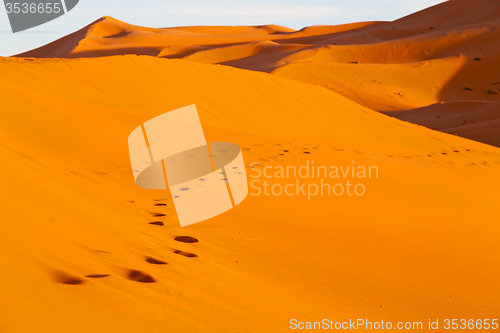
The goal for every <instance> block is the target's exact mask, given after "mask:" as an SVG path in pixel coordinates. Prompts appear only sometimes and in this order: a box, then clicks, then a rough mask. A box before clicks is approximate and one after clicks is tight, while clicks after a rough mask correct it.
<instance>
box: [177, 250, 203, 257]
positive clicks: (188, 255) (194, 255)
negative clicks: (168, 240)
mask: <svg viewBox="0 0 500 333" xmlns="http://www.w3.org/2000/svg"><path fill="white" fill-rule="evenodd" d="M174 253H175V254H179V255H181V256H184V257H188V258H196V257H197V255H196V254H194V253H189V252H184V251H180V250H175V251H174Z"/></svg>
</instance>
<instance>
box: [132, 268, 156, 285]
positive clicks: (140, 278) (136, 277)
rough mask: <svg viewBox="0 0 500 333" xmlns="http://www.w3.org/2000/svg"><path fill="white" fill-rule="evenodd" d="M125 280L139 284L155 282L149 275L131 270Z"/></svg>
mask: <svg viewBox="0 0 500 333" xmlns="http://www.w3.org/2000/svg"><path fill="white" fill-rule="evenodd" d="M127 279H129V280H132V281H135V282H141V283H154V282H156V280H155V279H154V278H153V277H152V276H151V275H149V274H147V273H144V272H141V271H137V270H133V269H131V270H130V271H129V273H128V276H127Z"/></svg>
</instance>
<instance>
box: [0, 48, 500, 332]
mask: <svg viewBox="0 0 500 333" xmlns="http://www.w3.org/2000/svg"><path fill="white" fill-rule="evenodd" d="M0 71H1V72H2V75H1V76H0V87H1V89H2V92H3V98H2V99H1V101H0V103H1V106H2V108H3V109H4V110H10V111H9V112H6V113H4V114H3V116H2V123H1V129H2V130H1V131H0V139H1V142H2V143H1V145H0V150H1V154H0V159H1V163H2V166H3V172H2V189H3V191H2V192H1V193H2V194H1V200H0V206H1V210H2V212H3V223H2V224H1V233H2V235H3V239H2V242H1V243H0V257H1V258H2V266H3V269H2V270H0V281H1V284H2V285H3V286H4V288H2V293H3V295H4V298H5V299H9V304H8V305H6V306H3V307H2V311H1V312H0V318H1V325H2V330H4V331H6V332H24V331H32V327H33V323H36V325H37V331H39V332H45V331H47V332H63V331H68V330H69V331H71V332H110V331H117V330H120V331H122V332H137V331H151V332H159V331H165V330H168V331H176V332H270V331H272V332H282V331H283V332H284V331H288V330H289V328H288V327H289V321H290V319H292V318H297V319H299V320H321V319H323V318H331V319H333V320H348V319H350V318H370V320H373V321H375V320H385V321H388V320H393V321H398V320H404V321H406V320H422V321H424V322H426V321H427V319H428V318H441V319H443V318H448V317H457V316H463V314H464V313H467V314H468V316H470V317H474V318H476V317H478V318H479V317H481V318H482V317H488V318H489V317H493V316H494V315H495V314H498V310H499V307H498V301H497V300H498V298H499V297H500V294H499V293H498V288H496V285H497V281H496V278H495V277H496V276H497V275H498V273H499V272H498V269H499V268H498V267H500V265H499V264H500V262H499V257H498V242H497V239H498V236H499V229H498V223H497V221H498V220H499V218H500V211H499V210H498V209H496V208H495V207H497V201H498V200H497V199H498V197H497V195H496V194H497V189H498V186H499V185H500V176H499V169H500V149H498V148H494V147H491V146H487V145H483V144H480V143H477V142H473V141H469V140H465V139H461V138H459V137H455V136H450V135H447V134H443V133H439V132H434V131H432V130H429V129H426V128H424V127H421V126H417V125H412V124H409V123H405V122H402V121H399V120H396V119H394V118H390V117H387V116H384V115H381V114H379V113H377V112H374V111H371V110H369V109H366V108H364V107H361V106H359V105H358V104H356V103H354V102H352V101H350V100H348V99H346V98H344V97H342V96H340V95H338V94H336V93H334V92H332V91H329V90H327V89H325V88H322V87H319V86H317V85H310V84H306V83H301V82H298V81H296V80H289V79H285V78H280V77H278V76H273V75H269V74H266V73H259V72H251V71H244V70H240V69H235V68H231V67H227V66H212V65H207V64H199V63H196V62H192V61H186V60H168V59H156V58H152V57H138V56H132V55H130V56H119V57H106V58H98V59H73V60H71V59H70V60H60V59H54V60H50V59H30V60H22V59H15V58H5V59H2V61H0ZM68 82H70V83H71V84H67V83H68ZM20 101H22V103H20ZM192 103H196V104H197V105H198V107H199V112H200V117H201V120H202V123H203V124H204V127H205V133H206V135H207V138H208V139H209V140H211V141H231V142H235V143H237V144H238V145H240V146H241V147H242V149H243V151H244V154H245V155H244V158H245V161H246V163H247V165H249V164H250V163H252V162H260V163H261V165H260V167H258V168H261V170H262V168H263V167H265V166H277V165H295V166H302V165H305V164H306V163H307V161H309V163H311V161H315V163H317V164H318V165H319V164H323V165H343V166H348V165H352V162H353V161H355V163H356V164H358V165H376V166H378V167H379V169H380V177H379V178H378V179H369V180H367V181H366V186H367V193H366V195H365V196H362V197H358V198H352V197H348V196H341V197H330V196H323V197H319V196H318V197H315V198H313V199H312V200H308V199H307V197H304V196H294V197H288V196H279V197H275V196H270V197H268V196H264V195H262V196H249V197H248V198H247V199H246V200H245V202H243V203H242V204H241V205H240V206H238V209H235V210H232V211H230V212H228V213H226V214H224V215H221V216H219V217H216V218H213V219H211V220H208V221H205V222H202V223H200V224H197V225H194V226H190V227H186V228H182V229H181V228H179V227H178V226H177V224H176V221H175V219H174V218H173V217H172V216H175V213H174V212H173V208H172V206H171V203H170V202H169V200H167V198H166V196H165V193H164V192H162V191H153V190H143V189H140V188H138V187H137V186H135V184H134V181H133V178H132V175H131V170H130V165H129V161H128V152H127V145H126V138H127V136H128V134H129V132H130V131H131V130H132V129H133V128H135V127H136V126H137V124H140V123H142V122H143V121H144V120H147V119H150V118H152V117H154V116H156V115H158V114H161V113H163V112H165V111H168V110H172V109H175V108H177V107H180V106H184V105H188V104H192ZM247 172H248V173H249V174H252V172H254V171H252V170H250V169H248V170H247ZM276 181H277V182H278V183H281V184H283V183H284V182H286V181H287V180H283V179H281V180H280V179H278V180H276ZM472 188H473V189H474V190H473V191H472V190H471V189H472ZM360 207H363V209H360ZM179 236H181V237H179ZM186 236H187V237H186ZM464 267H466V268H467V269H464ZM5 286H7V288H5Z"/></svg>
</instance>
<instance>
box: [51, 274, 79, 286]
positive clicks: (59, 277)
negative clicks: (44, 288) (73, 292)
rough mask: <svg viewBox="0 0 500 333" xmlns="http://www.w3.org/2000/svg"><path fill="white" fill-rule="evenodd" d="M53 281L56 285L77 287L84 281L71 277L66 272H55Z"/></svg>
mask: <svg viewBox="0 0 500 333" xmlns="http://www.w3.org/2000/svg"><path fill="white" fill-rule="evenodd" d="M54 279H55V281H56V282H58V283H62V284H69V285H79V284H83V283H84V282H85V281H84V280H82V279H80V278H79V277H75V276H72V275H70V274H68V273H66V272H62V271H55V272H54Z"/></svg>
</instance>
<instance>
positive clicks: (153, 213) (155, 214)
mask: <svg viewBox="0 0 500 333" xmlns="http://www.w3.org/2000/svg"><path fill="white" fill-rule="evenodd" d="M149 214H151V215H152V216H154V217H162V216H167V215H165V214H162V213H155V212H149Z"/></svg>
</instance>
